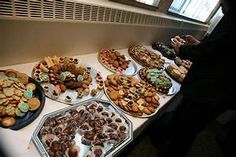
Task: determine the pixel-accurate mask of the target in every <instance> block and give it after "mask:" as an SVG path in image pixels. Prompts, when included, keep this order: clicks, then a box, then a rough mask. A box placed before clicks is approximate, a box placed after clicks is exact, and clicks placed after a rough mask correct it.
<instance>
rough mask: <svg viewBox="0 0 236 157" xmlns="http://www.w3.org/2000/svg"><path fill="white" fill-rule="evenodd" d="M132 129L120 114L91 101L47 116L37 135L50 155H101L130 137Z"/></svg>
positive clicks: (69, 156) (97, 156) (73, 156)
mask: <svg viewBox="0 0 236 157" xmlns="http://www.w3.org/2000/svg"><path fill="white" fill-rule="evenodd" d="M130 131H131V130H130V126H129V124H128V123H127V122H126V120H125V119H124V118H123V117H122V116H121V115H120V114H118V113H117V112H115V111H113V110H111V109H110V108H108V107H106V106H104V105H103V104H102V103H101V102H97V101H91V102H88V104H87V105H81V106H79V107H76V108H73V109H68V110H66V111H64V112H63V113H62V114H60V115H59V114H58V113H57V114H56V116H51V117H50V118H47V119H46V121H45V122H44V124H43V126H42V128H41V129H40V131H39V135H38V137H39V139H40V140H41V142H42V144H43V146H44V148H45V149H46V151H47V153H48V154H49V155H50V157H58V156H68V157H77V156H79V154H80V155H81V156H85V157H92V156H96V157H102V156H105V154H106V153H107V152H109V151H111V150H113V149H115V148H116V147H117V146H118V145H120V144H121V143H123V142H124V141H125V140H127V139H128V137H129V136H130V133H131V132H130ZM85 148H86V149H85Z"/></svg>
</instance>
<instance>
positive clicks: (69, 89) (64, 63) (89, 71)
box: [32, 56, 104, 105]
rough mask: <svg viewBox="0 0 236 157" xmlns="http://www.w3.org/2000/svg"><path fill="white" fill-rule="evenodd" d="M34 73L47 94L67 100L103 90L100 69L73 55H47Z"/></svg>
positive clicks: (37, 65)
mask: <svg viewBox="0 0 236 157" xmlns="http://www.w3.org/2000/svg"><path fill="white" fill-rule="evenodd" d="M32 77H33V78H34V79H35V80H36V81H38V82H39V83H40V84H41V86H42V87H43V89H44V92H45V95H46V96H47V97H49V98H51V99H53V100H55V101H58V102H62V103H66V104H71V105H73V104H76V103H79V102H81V101H84V100H87V99H90V98H94V97H95V98H100V97H101V96H102V95H103V94H104V93H103V91H102V90H103V78H102V76H101V75H100V73H99V72H98V71H96V70H95V69H94V68H92V67H91V66H89V65H85V64H80V63H79V60H78V59H76V58H72V57H57V56H53V57H45V58H44V59H43V60H42V61H40V62H39V63H38V64H36V65H35V66H34V68H33V70H32Z"/></svg>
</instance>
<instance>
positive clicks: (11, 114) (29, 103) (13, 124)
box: [0, 69, 45, 130]
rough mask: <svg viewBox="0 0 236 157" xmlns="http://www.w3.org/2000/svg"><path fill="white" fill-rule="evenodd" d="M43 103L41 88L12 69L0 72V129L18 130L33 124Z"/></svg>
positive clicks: (43, 97) (29, 78) (26, 76)
mask: <svg viewBox="0 0 236 157" xmlns="http://www.w3.org/2000/svg"><path fill="white" fill-rule="evenodd" d="M44 102H45V95H44V92H43V89H42V87H41V86H40V85H39V83H38V82H36V81H35V80H34V79H32V78H31V77H29V76H28V75H26V74H25V73H21V72H19V71H16V70H14V69H8V70H0V127H4V128H9V129H12V130H19V129H21V128H23V127H25V126H27V125H28V124H30V123H31V122H33V121H34V120H35V119H36V118H37V117H38V115H39V114H40V113H41V111H42V109H43V107H44Z"/></svg>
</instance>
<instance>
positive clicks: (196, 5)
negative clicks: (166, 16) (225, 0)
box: [169, 0, 219, 22]
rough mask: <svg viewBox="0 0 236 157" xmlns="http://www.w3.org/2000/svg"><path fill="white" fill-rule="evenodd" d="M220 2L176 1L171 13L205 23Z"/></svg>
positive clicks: (202, 0)
mask: <svg viewBox="0 0 236 157" xmlns="http://www.w3.org/2000/svg"><path fill="white" fill-rule="evenodd" d="M218 3H219V0H174V1H173V3H172V4H171V6H170V8H169V11H170V12H174V13H177V14H179V15H183V16H186V17H189V18H192V19H196V20H199V21H202V22H205V21H206V20H207V18H208V17H209V16H210V14H211V13H212V11H213V10H214V9H215V7H216V6H217V4H218Z"/></svg>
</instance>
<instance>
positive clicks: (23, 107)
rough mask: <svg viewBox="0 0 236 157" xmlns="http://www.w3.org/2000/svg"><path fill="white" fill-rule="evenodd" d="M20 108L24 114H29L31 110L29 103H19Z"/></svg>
mask: <svg viewBox="0 0 236 157" xmlns="http://www.w3.org/2000/svg"><path fill="white" fill-rule="evenodd" d="M18 108H19V109H20V110H21V111H22V112H28V110H29V105H28V104H27V103H19V104H18Z"/></svg>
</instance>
